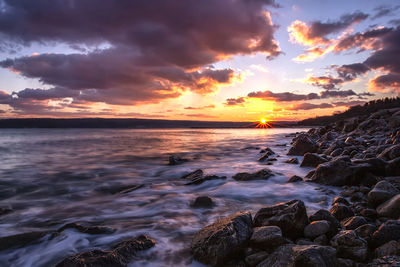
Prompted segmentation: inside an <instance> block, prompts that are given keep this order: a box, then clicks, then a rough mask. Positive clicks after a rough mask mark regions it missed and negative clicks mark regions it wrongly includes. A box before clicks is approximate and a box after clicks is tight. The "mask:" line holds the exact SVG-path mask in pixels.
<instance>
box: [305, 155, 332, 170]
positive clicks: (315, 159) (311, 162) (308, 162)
mask: <svg viewBox="0 0 400 267" xmlns="http://www.w3.org/2000/svg"><path fill="white" fill-rule="evenodd" d="M327 161H328V160H327V159H325V158H323V157H321V156H320V155H318V154H317V153H306V154H304V158H303V161H302V162H301V164H300V167H317V166H318V165H319V164H321V163H325V162H327Z"/></svg>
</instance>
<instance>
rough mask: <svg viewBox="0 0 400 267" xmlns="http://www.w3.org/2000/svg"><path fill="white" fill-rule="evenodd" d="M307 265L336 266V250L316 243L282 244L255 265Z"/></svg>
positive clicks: (267, 266)
mask: <svg viewBox="0 0 400 267" xmlns="http://www.w3.org/2000/svg"><path fill="white" fill-rule="evenodd" d="M275 266H276V267H278V266H307V267H321V266H325V267H336V266H338V261H337V258H336V250H335V249H334V248H332V247H328V246H318V245H284V246H281V247H279V248H277V249H276V250H275V251H274V252H273V253H272V254H271V255H269V256H268V258H266V259H265V260H264V261H262V262H261V263H260V264H258V265H257V267H275Z"/></svg>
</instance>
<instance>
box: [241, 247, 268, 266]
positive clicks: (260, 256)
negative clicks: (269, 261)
mask: <svg viewBox="0 0 400 267" xmlns="http://www.w3.org/2000/svg"><path fill="white" fill-rule="evenodd" d="M268 255H269V253H267V252H265V251H261V252H257V253H254V254H251V255H249V256H247V257H246V258H245V259H244V261H245V262H246V264H247V266H249V267H254V266H256V265H257V264H259V263H260V262H262V261H263V260H265V259H266V258H267V257H268Z"/></svg>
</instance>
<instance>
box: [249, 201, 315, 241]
mask: <svg viewBox="0 0 400 267" xmlns="http://www.w3.org/2000/svg"><path fill="white" fill-rule="evenodd" d="M307 224H308V217H307V212H306V207H305V205H304V202H303V201H301V200H291V201H288V202H283V203H278V204H276V205H273V206H268V207H265V208H262V209H260V210H259V211H258V212H257V214H256V215H255V216H254V225H255V226H256V227H258V226H270V225H275V226H279V228H280V229H281V230H282V233H283V235H284V236H285V237H289V238H297V237H300V236H301V235H302V234H303V230H304V227H306V225H307Z"/></svg>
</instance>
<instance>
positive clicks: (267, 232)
mask: <svg viewBox="0 0 400 267" xmlns="http://www.w3.org/2000/svg"><path fill="white" fill-rule="evenodd" d="M287 243H289V241H288V240H287V239H286V238H284V237H283V236H282V231H281V229H280V228H279V227H278V226H261V227H256V228H254V229H253V234H252V236H251V238H250V245H251V246H252V247H254V248H259V249H263V250H271V249H274V248H277V247H279V246H281V245H283V244H287Z"/></svg>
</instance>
